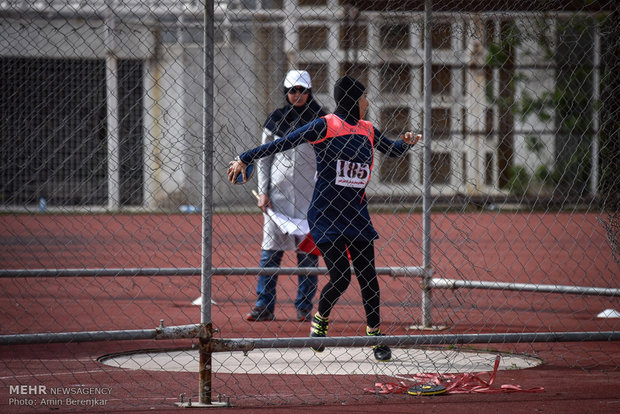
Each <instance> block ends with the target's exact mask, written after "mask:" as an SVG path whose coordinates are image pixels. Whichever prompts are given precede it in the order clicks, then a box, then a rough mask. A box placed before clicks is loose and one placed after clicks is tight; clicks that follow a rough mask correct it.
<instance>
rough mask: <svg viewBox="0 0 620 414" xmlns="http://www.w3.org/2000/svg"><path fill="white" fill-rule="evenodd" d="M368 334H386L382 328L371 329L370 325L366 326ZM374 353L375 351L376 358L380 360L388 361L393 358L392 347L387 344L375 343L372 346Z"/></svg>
mask: <svg viewBox="0 0 620 414" xmlns="http://www.w3.org/2000/svg"><path fill="white" fill-rule="evenodd" d="M366 335H368V336H384V335H383V334H382V333H381V330H379V329H377V330H370V328H369V327H366ZM372 349H373V351H374V353H375V359H376V360H377V361H379V362H388V361H389V360H391V359H392V351H391V350H390V347H388V346H386V345H374V346H373V347H372Z"/></svg>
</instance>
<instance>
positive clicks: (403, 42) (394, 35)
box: [380, 24, 409, 50]
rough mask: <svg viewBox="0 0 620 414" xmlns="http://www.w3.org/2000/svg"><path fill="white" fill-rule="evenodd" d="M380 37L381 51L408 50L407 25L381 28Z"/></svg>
mask: <svg viewBox="0 0 620 414" xmlns="http://www.w3.org/2000/svg"><path fill="white" fill-rule="evenodd" d="M380 36H381V48H383V49H389V50H397V49H398V50H403V49H409V25H407V24H393V25H384V26H381V28H380Z"/></svg>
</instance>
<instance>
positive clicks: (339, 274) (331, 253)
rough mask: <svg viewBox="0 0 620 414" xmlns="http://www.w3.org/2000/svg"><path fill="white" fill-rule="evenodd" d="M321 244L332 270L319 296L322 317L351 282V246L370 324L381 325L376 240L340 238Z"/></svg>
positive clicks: (319, 246)
mask: <svg viewBox="0 0 620 414" xmlns="http://www.w3.org/2000/svg"><path fill="white" fill-rule="evenodd" d="M317 247H318V248H319V250H320V251H321V254H322V255H323V259H324V260H325V265H326V266H327V270H328V271H329V282H328V283H327V284H326V285H325V286H324V287H323V290H322V291H321V297H320V298H319V313H320V314H321V316H323V317H324V318H327V317H329V314H330V312H331V310H332V308H333V307H334V305H336V302H338V299H340V296H341V295H342V294H343V293H344V291H345V290H346V289H347V287H349V283H351V265H350V262H349V258H348V256H347V248H348V250H349V253H350V254H351V260H352V261H353V268H354V270H355V275H356V276H357V281H358V282H359V285H360V289H361V291H362V302H363V304H364V311H365V312H366V323H367V325H368V326H369V327H370V328H371V329H374V328H378V327H379V325H380V324H381V316H380V314H379V306H380V299H381V298H380V294H379V281H378V280H377V272H376V270H375V247H374V243H373V242H372V241H370V242H369V241H353V242H349V241H346V240H344V239H340V240H338V241H335V242H331V243H321V244H319V245H317Z"/></svg>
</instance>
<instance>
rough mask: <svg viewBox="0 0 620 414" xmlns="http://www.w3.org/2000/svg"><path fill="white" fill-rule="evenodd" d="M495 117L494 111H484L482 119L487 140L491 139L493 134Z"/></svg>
mask: <svg viewBox="0 0 620 414" xmlns="http://www.w3.org/2000/svg"><path fill="white" fill-rule="evenodd" d="M494 117H495V111H493V108H487V109H486V110H485V117H484V118H485V119H484V132H485V133H486V134H487V138H492V137H491V135H492V134H493V118H494Z"/></svg>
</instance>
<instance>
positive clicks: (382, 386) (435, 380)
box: [364, 355, 545, 394]
mask: <svg viewBox="0 0 620 414" xmlns="http://www.w3.org/2000/svg"><path fill="white" fill-rule="evenodd" d="M499 361H500V356H499V355H498V356H497V358H495V365H494V367H493V372H492V373H491V377H490V378H489V380H488V381H485V380H483V379H482V378H480V376H479V375H478V374H471V373H465V374H415V375H414V376H413V377H412V378H411V379H412V381H414V384H412V385H407V384H406V383H405V382H403V381H401V382H398V383H395V382H385V383H383V382H377V383H375V386H374V388H364V392H365V393H367V394H406V393H407V390H408V389H409V388H411V387H413V386H415V385H428V384H432V385H442V386H444V387H446V393H450V394H470V393H508V392H542V391H544V390H545V389H544V388H543V387H533V388H527V389H524V388H522V387H521V386H520V385H515V384H504V385H500V386H499V387H497V388H493V383H494V382H495V377H496V376H497V370H498V368H499Z"/></svg>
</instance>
